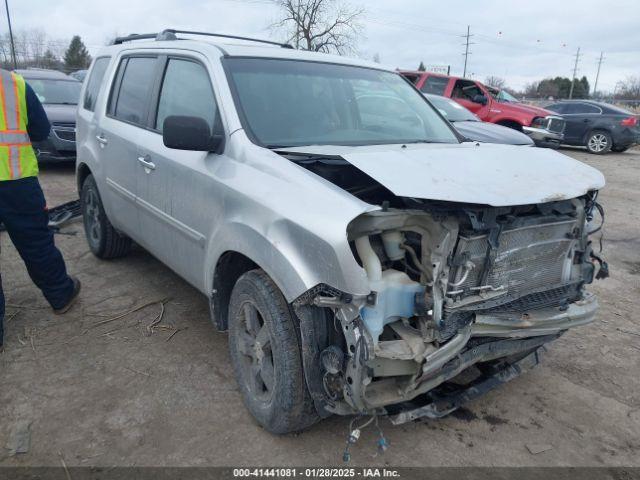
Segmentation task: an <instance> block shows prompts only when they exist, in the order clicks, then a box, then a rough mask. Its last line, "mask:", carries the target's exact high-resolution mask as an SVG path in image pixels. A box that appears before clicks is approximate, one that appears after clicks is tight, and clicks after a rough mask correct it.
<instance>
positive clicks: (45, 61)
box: [40, 50, 62, 70]
mask: <svg viewBox="0 0 640 480" xmlns="http://www.w3.org/2000/svg"><path fill="white" fill-rule="evenodd" d="M61 63H62V62H60V59H59V58H58V57H56V56H55V54H54V53H53V52H52V51H51V50H47V51H46V52H44V55H43V56H42V58H41V59H40V64H41V65H42V68H48V69H51V70H58V69H59V68H60V64H61Z"/></svg>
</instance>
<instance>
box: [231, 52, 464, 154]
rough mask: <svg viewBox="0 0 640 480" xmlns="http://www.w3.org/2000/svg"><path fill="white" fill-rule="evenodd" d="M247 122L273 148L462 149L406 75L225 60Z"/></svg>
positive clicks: (305, 64)
mask: <svg viewBox="0 0 640 480" xmlns="http://www.w3.org/2000/svg"><path fill="white" fill-rule="evenodd" d="M225 66H226V67H227V70H228V73H229V80H230V82H231V84H232V87H233V89H234V96H235V100H236V105H237V108H238V110H240V111H241V112H242V113H243V114H244V119H243V123H244V124H245V125H244V126H245V128H246V130H248V131H249V132H250V133H251V134H252V135H253V137H254V138H255V140H257V141H258V142H259V143H260V144H262V145H265V146H267V147H271V148H275V147H285V146H303V145H375V144H392V143H413V142H427V143H431V142H434V143H458V139H457V137H456V136H455V134H454V133H453V131H452V130H451V128H450V127H449V126H448V125H447V123H446V122H444V121H442V119H441V118H440V117H439V116H438V114H437V113H436V112H435V111H434V109H433V108H432V107H431V106H430V105H429V104H428V103H427V102H426V101H425V100H424V98H422V96H421V95H420V93H418V92H416V91H415V90H414V89H413V88H412V87H411V85H409V83H407V81H406V80H404V79H403V78H402V77H400V75H398V74H395V73H391V72H385V71H380V70H374V69H369V68H360V67H353V66H346V65H334V64H327V63H319V62H305V61H294V60H276V59H255V58H229V59H226V60H225Z"/></svg>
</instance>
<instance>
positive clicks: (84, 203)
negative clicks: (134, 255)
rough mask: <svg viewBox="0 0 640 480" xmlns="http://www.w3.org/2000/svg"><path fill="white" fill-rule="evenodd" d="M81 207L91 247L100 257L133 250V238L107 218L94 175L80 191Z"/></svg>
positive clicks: (124, 253)
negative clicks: (122, 232) (117, 228)
mask: <svg viewBox="0 0 640 480" xmlns="http://www.w3.org/2000/svg"><path fill="white" fill-rule="evenodd" d="M80 207H81V209H82V220H83V223H84V232H85V235H86V237H87V243H88V244H89V249H90V250H91V252H92V253H93V254H94V255H95V256H96V257H98V258H103V259H109V258H118V257H123V256H125V255H126V254H128V253H129V250H131V239H130V238H129V237H127V236H125V235H123V234H121V233H120V232H118V231H117V230H116V229H115V228H114V227H113V225H111V222H110V221H109V219H108V218H107V214H106V213H105V211H104V207H103V205H102V199H101V198H100V192H98V186H97V185H96V181H95V179H94V178H93V175H88V176H87V178H86V179H85V180H84V183H83V184H82V190H81V191H80Z"/></svg>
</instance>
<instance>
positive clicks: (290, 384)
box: [229, 269, 318, 434]
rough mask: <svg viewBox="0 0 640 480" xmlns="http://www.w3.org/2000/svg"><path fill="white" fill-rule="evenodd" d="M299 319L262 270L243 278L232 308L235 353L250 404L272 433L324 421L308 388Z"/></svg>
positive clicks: (235, 364) (231, 346)
mask: <svg viewBox="0 0 640 480" xmlns="http://www.w3.org/2000/svg"><path fill="white" fill-rule="evenodd" d="M295 322H296V320H295V318H294V314H293V312H292V311H291V310H290V308H289V305H288V304H287V302H286V300H285V298H284V296H283V295H282V293H281V292H280V290H279V289H278V287H277V286H276V285H275V284H274V283H273V281H272V280H271V279H270V278H269V276H268V275H267V274H266V273H265V272H263V271H262V270H259V269H256V270H251V271H249V272H247V273H245V274H244V275H242V276H241V277H240V278H239V279H238V281H237V283H236V285H235V287H234V288H233V292H232V293H231V301H230V304H229V351H230V354H231V362H232V364H233V369H234V372H235V376H236V379H237V381H238V385H239V387H240V391H241V393H242V397H243V400H244V404H245V405H246V407H247V409H248V410H249V411H250V412H251V414H252V415H253V416H254V418H255V419H256V420H257V421H258V423H259V424H260V425H262V426H263V427H264V428H265V429H267V430H268V431H270V432H272V433H278V434H282V433H289V432H295V431H299V430H302V429H304V428H306V427H308V426H310V425H312V424H313V423H315V422H316V421H317V419H318V416H317V414H316V412H315V409H314V407H313V402H312V400H311V396H310V394H309V392H308V390H307V386H306V383H305V377H304V371H303V367H302V355H301V352H300V340H299V334H298V331H297V328H296V323H295Z"/></svg>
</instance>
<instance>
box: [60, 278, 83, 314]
mask: <svg viewBox="0 0 640 480" xmlns="http://www.w3.org/2000/svg"><path fill="white" fill-rule="evenodd" d="M71 280H73V293H72V294H71V298H70V299H69V301H68V302H67V304H66V305H65V306H64V307H61V308H54V309H53V313H55V314H56V315H62V314H63V313H67V312H68V311H69V309H70V308H71V307H72V306H73V304H74V303H75V301H76V299H77V298H78V294H79V293H80V289H81V288H82V284H81V283H80V280H78V279H77V278H76V277H71Z"/></svg>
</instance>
